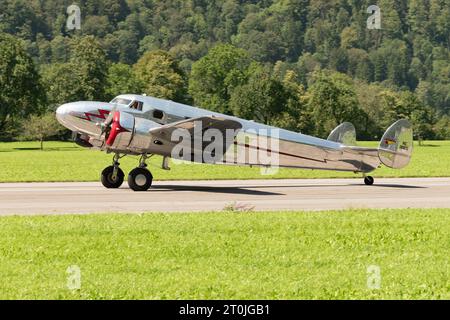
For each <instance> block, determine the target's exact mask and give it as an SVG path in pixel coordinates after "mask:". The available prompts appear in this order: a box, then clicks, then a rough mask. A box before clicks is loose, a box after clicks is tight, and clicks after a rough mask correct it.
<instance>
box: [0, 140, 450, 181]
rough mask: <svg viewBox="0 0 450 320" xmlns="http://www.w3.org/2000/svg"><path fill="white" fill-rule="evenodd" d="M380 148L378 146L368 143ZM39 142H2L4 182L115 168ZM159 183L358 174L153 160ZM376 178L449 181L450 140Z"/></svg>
mask: <svg viewBox="0 0 450 320" xmlns="http://www.w3.org/2000/svg"><path fill="white" fill-rule="evenodd" d="M364 145H369V146H376V145H377V143H364ZM38 147H39V144H38V143H37V142H23V143H0V167H1V170H0V182H38V181H45V182H53V181H98V180H99V175H100V172H101V171H102V170H103V169H104V168H105V167H106V166H108V165H110V164H111V159H112V156H111V155H107V154H105V153H102V152H98V151H90V150H85V149H82V148H80V147H78V146H76V145H75V144H73V143H63V142H47V143H46V144H45V147H46V150H45V151H40V150H36V148H38ZM121 163H122V168H123V169H124V170H125V171H126V172H129V171H130V170H131V169H133V168H134V167H136V166H137V163H138V159H137V158H136V157H126V158H124V159H122V161H121ZM150 164H151V167H150V169H151V170H152V172H153V175H154V177H155V179H156V180H217V179H269V178H278V179H284V178H346V177H349V178H351V177H355V175H354V174H353V173H339V172H328V171H311V170H298V169H281V170H280V172H279V173H278V174H276V175H274V176H266V175H261V173H260V169H259V168H248V167H230V166H212V165H199V164H187V165H186V164H183V165H180V164H178V165H173V166H172V170H171V171H164V170H162V169H160V168H159V166H160V165H161V158H160V157H157V158H155V159H153V160H152V161H150ZM374 176H375V177H444V176H450V141H434V142H426V145H425V146H422V147H419V146H417V144H416V148H415V151H414V155H413V160H412V163H411V165H410V166H408V167H407V168H405V169H403V170H392V169H388V168H382V169H379V170H377V171H376V172H374Z"/></svg>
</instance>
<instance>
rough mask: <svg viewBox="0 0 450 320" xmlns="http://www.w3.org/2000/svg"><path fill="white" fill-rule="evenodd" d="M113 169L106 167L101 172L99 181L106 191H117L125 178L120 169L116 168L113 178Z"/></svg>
mask: <svg viewBox="0 0 450 320" xmlns="http://www.w3.org/2000/svg"><path fill="white" fill-rule="evenodd" d="M113 173H114V167H113V166H110V167H107V168H106V169H105V170H103V172H102V177H101V181H102V184H103V186H104V187H105V188H107V189H117V188H120V186H121V185H122V184H123V180H124V178H125V174H124V173H123V171H122V169H120V168H117V176H116V177H113Z"/></svg>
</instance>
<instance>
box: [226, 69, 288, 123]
mask: <svg viewBox="0 0 450 320" xmlns="http://www.w3.org/2000/svg"><path fill="white" fill-rule="evenodd" d="M286 103H287V94H286V92H285V90H284V87H283V84H282V83H281V82H280V81H279V80H276V79H274V78H272V77H271V76H270V74H269V73H268V72H266V71H264V70H258V71H256V72H255V73H253V74H252V75H251V76H250V79H249V80H248V83H246V84H243V85H241V86H239V87H237V88H235V89H234V90H233V93H232V94H231V99H230V108H231V110H232V111H233V114H234V115H235V116H238V117H241V118H245V119H253V120H255V121H258V122H261V123H265V124H274V122H275V121H276V119H277V117H278V116H280V115H281V112H282V111H283V108H284V107H285V105H286Z"/></svg>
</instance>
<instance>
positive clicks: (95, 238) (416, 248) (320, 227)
mask: <svg viewBox="0 0 450 320" xmlns="http://www.w3.org/2000/svg"><path fill="white" fill-rule="evenodd" d="M0 233H1V234H2V237H1V238H0V274H1V277H0V299H432V298H434V299H450V264H449V263H450V262H449V256H450V210H379V211H377V210H353V211H330V212H319V213H317V212H262V213H254V212H250V213H231V212H215V213H206V214H156V213H155V214H144V215H114V214H107V215H87V216H76V215H68V216H37V217H3V218H0ZM73 265H76V266H78V267H79V268H80V270H81V289H80V290H76V291H70V290H68V289H67V287H66V285H67V281H68V277H70V274H67V273H66V270H67V268H68V267H69V266H73ZM371 265H375V266H378V267H379V268H380V271H381V288H380V289H379V290H372V289H369V288H368V286H367V281H368V279H369V278H368V277H370V274H368V273H367V270H368V267H369V266H371Z"/></svg>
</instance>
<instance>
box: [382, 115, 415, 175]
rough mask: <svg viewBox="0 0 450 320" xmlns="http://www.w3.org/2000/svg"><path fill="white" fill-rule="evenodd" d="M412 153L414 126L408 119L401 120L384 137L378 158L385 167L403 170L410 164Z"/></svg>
mask: <svg viewBox="0 0 450 320" xmlns="http://www.w3.org/2000/svg"><path fill="white" fill-rule="evenodd" d="M412 152H413V129H412V125H411V123H410V122H409V121H408V120H406V119H402V120H399V121H397V122H396V123H394V124H393V125H392V126H390V127H389V129H387V131H386V133H385V134H384V135H383V138H382V139H381V142H380V146H379V148H378V157H379V158H380V161H381V162H382V163H383V164H384V165H385V166H387V167H389V168H393V169H402V168H404V167H406V166H407V165H408V164H409V163H410V161H411V156H412Z"/></svg>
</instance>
